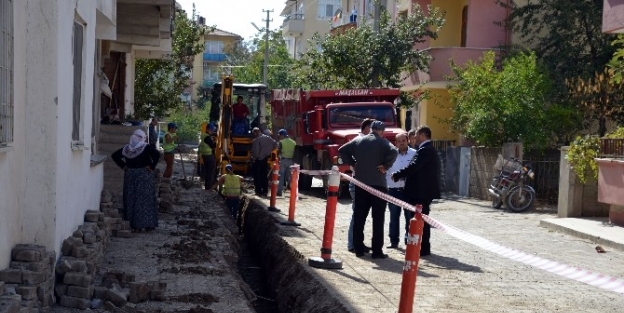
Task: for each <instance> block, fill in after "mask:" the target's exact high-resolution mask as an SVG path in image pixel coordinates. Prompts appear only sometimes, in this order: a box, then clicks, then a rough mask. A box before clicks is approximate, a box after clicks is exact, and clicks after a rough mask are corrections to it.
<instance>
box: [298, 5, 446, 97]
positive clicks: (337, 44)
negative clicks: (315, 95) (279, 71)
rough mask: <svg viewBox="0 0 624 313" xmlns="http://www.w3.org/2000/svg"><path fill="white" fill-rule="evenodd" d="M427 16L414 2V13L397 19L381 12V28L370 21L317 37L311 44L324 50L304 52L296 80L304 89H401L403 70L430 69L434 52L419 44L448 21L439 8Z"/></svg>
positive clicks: (431, 8)
mask: <svg viewBox="0 0 624 313" xmlns="http://www.w3.org/2000/svg"><path fill="white" fill-rule="evenodd" d="M428 12H429V13H428V14H425V13H424V12H423V11H422V10H421V8H420V6H418V5H415V6H414V8H413V10H412V13H411V14H409V15H400V16H399V17H397V19H396V20H393V19H392V18H391V17H390V15H389V14H388V12H386V11H385V10H382V11H381V13H380V20H379V29H378V31H376V30H375V29H373V26H371V25H370V24H369V23H365V21H364V22H363V23H361V24H362V26H360V27H357V28H352V29H349V30H347V31H345V32H344V33H343V34H328V35H325V36H324V37H320V36H317V35H315V36H314V37H313V38H312V40H310V44H311V46H312V47H319V49H310V50H308V51H307V52H305V53H303V54H302V56H301V59H300V60H299V62H298V65H297V83H298V85H300V86H302V87H304V88H314V89H328V88H345V89H346V88H370V87H392V88H396V87H400V85H401V82H402V80H403V78H404V77H403V76H402V74H405V75H409V74H411V73H413V72H414V71H416V70H426V69H427V65H428V63H429V59H430V56H429V55H428V54H427V53H426V52H423V51H421V50H417V49H414V44H416V43H419V42H424V41H425V40H427V39H428V38H431V39H435V38H437V32H438V30H439V29H440V28H441V27H442V24H443V23H444V17H443V14H442V13H441V12H440V11H439V10H438V9H437V8H434V7H431V6H430V7H429V8H428Z"/></svg>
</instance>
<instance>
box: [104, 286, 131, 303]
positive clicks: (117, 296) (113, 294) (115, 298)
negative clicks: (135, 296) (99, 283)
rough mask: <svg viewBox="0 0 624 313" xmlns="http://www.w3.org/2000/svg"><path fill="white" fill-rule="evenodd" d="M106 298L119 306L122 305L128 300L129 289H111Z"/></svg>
mask: <svg viewBox="0 0 624 313" xmlns="http://www.w3.org/2000/svg"><path fill="white" fill-rule="evenodd" d="M106 298H107V299H108V300H109V301H110V302H112V303H113V304H114V305H115V306H117V307H122V306H124V305H126V303H127V302H128V291H126V290H119V289H116V288H115V289H109V290H108V294H107V295H106Z"/></svg>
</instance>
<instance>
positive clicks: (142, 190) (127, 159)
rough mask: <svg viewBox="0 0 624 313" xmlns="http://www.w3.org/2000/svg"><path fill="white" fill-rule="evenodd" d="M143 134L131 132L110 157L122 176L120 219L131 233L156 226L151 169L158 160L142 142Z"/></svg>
mask: <svg viewBox="0 0 624 313" xmlns="http://www.w3.org/2000/svg"><path fill="white" fill-rule="evenodd" d="M145 138H146V136H145V132H143V131H142V130H140V129H137V130H135V131H134V134H132V136H131V137H130V142H129V143H128V144H127V145H125V146H124V147H123V148H121V149H119V150H117V151H115V153H113V155H112V158H113V161H115V163H116V164H117V165H118V166H119V167H120V168H122V169H123V170H124V171H125V173H124V186H123V206H124V218H125V219H126V220H127V221H129V222H130V227H131V228H132V231H133V232H137V231H141V230H142V229H145V230H147V231H150V230H154V228H156V227H157V226H158V201H157V199H156V179H155V177H154V173H153V172H154V170H155V169H156V165H157V164H158V159H160V153H159V152H158V150H156V148H154V147H152V146H150V145H149V144H148V143H147V142H146V141H145Z"/></svg>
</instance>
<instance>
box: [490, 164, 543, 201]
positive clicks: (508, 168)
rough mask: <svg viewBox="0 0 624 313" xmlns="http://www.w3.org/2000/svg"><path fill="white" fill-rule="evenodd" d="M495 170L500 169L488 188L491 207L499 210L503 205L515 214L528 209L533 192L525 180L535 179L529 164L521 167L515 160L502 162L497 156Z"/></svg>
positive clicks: (533, 197) (533, 198) (533, 199)
mask: <svg viewBox="0 0 624 313" xmlns="http://www.w3.org/2000/svg"><path fill="white" fill-rule="evenodd" d="M495 168H496V169H497V168H500V172H499V174H498V176H496V177H494V178H493V179H492V183H491V184H490V187H489V188H488V192H489V193H490V195H491V196H492V207H494V208H495V209H500V208H501V207H502V206H503V203H504V204H505V207H507V208H508V209H509V210H510V211H512V212H516V213H519V212H524V211H526V210H528V209H530V208H531V206H532V205H533V203H534V202H535V190H534V189H533V187H531V186H529V185H528V184H527V183H526V181H527V178H529V179H533V178H534V177H535V172H533V168H532V167H531V164H530V163H526V164H524V165H522V163H521V162H520V160H518V159H516V158H511V159H509V160H504V159H503V157H502V156H500V155H499V159H498V160H497V162H496V165H495Z"/></svg>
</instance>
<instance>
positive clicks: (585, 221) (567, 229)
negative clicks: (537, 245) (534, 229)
mask: <svg viewBox="0 0 624 313" xmlns="http://www.w3.org/2000/svg"><path fill="white" fill-rule="evenodd" d="M540 225H541V226H543V227H546V228H548V229H552V230H555V231H559V232H562V233H564V234H568V235H571V236H575V237H579V238H583V239H587V240H590V241H592V242H595V243H596V244H599V245H602V246H604V247H610V248H613V249H618V250H622V251H624V227H620V226H615V225H613V224H611V223H609V219H608V218H606V217H602V218H600V217H593V218H591V217H585V218H547V219H543V220H541V221H540Z"/></svg>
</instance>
